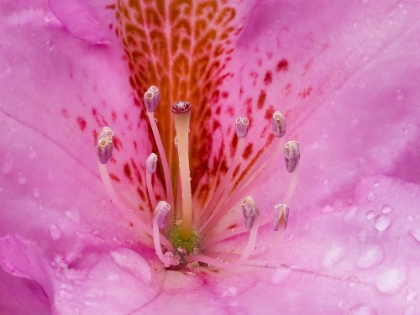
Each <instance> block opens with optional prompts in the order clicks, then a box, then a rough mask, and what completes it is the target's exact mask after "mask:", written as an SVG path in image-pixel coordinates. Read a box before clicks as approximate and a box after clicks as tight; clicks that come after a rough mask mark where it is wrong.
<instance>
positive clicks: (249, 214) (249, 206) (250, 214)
mask: <svg viewBox="0 0 420 315" xmlns="http://www.w3.org/2000/svg"><path fill="white" fill-rule="evenodd" d="M242 213H243V215H244V217H245V227H246V228H247V229H248V230H250V229H252V226H253V225H254V222H255V218H256V217H257V216H258V214H259V212H258V207H257V204H256V203H255V201H254V199H253V198H252V197H246V198H245V199H244V200H243V201H242Z"/></svg>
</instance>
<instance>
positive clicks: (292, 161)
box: [284, 141, 300, 173]
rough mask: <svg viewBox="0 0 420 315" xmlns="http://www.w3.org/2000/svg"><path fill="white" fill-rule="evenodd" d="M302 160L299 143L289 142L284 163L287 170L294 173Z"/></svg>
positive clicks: (286, 145) (285, 149)
mask: <svg viewBox="0 0 420 315" xmlns="http://www.w3.org/2000/svg"><path fill="white" fill-rule="evenodd" d="M299 159H300V151H299V143H297V142H296V141H288V142H287V143H286V144H285V145H284V161H285V162H286V169H287V171H288V172H289V173H292V172H293V171H294V170H295V168H296V167H297V165H298V162H299Z"/></svg>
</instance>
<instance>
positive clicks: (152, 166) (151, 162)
mask: <svg viewBox="0 0 420 315" xmlns="http://www.w3.org/2000/svg"><path fill="white" fill-rule="evenodd" d="M157 161H158V156H157V155H156V154H154V153H151V154H150V155H149V157H148V158H147V159H146V171H147V172H148V173H149V174H153V173H154V172H156V164H157Z"/></svg>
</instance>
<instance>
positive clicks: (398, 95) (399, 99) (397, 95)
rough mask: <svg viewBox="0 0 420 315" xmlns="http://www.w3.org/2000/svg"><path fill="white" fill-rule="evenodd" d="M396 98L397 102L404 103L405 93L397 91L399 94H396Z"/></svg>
mask: <svg viewBox="0 0 420 315" xmlns="http://www.w3.org/2000/svg"><path fill="white" fill-rule="evenodd" d="M395 98H396V99H397V101H402V100H403V99H404V92H403V91H401V90H397V92H395Z"/></svg>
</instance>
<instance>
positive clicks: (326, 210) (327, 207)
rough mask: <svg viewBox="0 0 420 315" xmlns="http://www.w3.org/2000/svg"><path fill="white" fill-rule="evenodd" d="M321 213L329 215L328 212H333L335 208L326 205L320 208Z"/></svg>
mask: <svg viewBox="0 0 420 315" xmlns="http://www.w3.org/2000/svg"><path fill="white" fill-rule="evenodd" d="M321 211H322V212H323V213H330V212H333V211H335V208H334V206H330V205H326V206H325V207H322V209H321Z"/></svg>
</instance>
